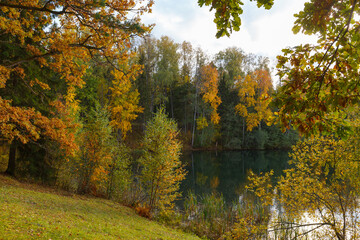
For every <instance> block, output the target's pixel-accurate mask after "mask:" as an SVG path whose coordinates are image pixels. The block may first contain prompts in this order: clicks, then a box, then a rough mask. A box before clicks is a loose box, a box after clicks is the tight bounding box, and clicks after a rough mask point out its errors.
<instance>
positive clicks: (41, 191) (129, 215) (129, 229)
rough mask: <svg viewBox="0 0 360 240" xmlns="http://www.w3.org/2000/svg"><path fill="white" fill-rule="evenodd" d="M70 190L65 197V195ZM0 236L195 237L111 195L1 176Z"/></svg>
mask: <svg viewBox="0 0 360 240" xmlns="http://www.w3.org/2000/svg"><path fill="white" fill-rule="evenodd" d="M66 195H68V196H66ZM0 239H126V240H127V239H156V240H159V239H164V240H165V239H181V240H182V239H199V238H197V237H196V236H194V235H191V234H187V233H183V232H181V231H180V230H176V229H171V228H169V227H166V226H163V225H161V224H159V223H156V222H154V221H150V220H148V219H145V218H142V217H140V216H138V215H136V213H135V212H134V210H132V209H130V208H127V207H124V206H122V205H119V204H117V203H114V202H112V201H109V200H105V199H99V198H91V197H84V196H78V195H71V194H69V193H66V192H61V191H57V190H54V189H51V188H46V187H42V186H38V185H32V184H26V183H20V182H18V181H16V180H13V179H11V178H9V177H6V176H3V175H0Z"/></svg>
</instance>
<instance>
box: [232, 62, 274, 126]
mask: <svg viewBox="0 0 360 240" xmlns="http://www.w3.org/2000/svg"><path fill="white" fill-rule="evenodd" d="M271 90H272V83H271V76H270V73H269V72H268V71H267V70H265V69H259V70H256V71H255V72H254V73H253V74H252V75H247V76H246V77H245V79H244V80H243V81H241V82H239V93H238V94H239V97H240V101H241V102H240V103H239V104H237V105H236V106H235V110H236V112H237V113H238V114H239V115H240V116H243V117H245V119H246V123H247V130H249V131H251V130H252V129H253V128H254V127H259V129H261V121H263V120H264V121H265V122H267V123H269V124H271V121H272V115H273V113H272V111H271V110H270V108H269V103H270V101H271V99H270V92H271Z"/></svg>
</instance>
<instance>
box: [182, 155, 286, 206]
mask: <svg viewBox="0 0 360 240" xmlns="http://www.w3.org/2000/svg"><path fill="white" fill-rule="evenodd" d="M182 159H183V162H184V163H185V164H186V169H187V171H188V174H187V176H186V179H185V180H184V181H183V183H182V185H181V191H182V192H183V196H186V195H187V194H188V192H189V191H192V192H194V193H195V194H196V195H198V196H202V195H204V194H210V193H212V192H215V191H216V192H218V193H222V194H223V196H224V198H225V200H226V201H227V202H228V203H231V202H232V201H234V200H236V199H238V197H239V195H241V193H242V192H243V191H244V188H245V185H246V179H247V173H248V170H250V169H252V171H253V172H255V173H260V172H267V171H270V170H271V169H273V170H274V175H275V176H280V175H281V173H282V170H283V169H285V168H286V167H287V166H288V164H287V161H288V160H289V156H288V151H274V150H271V151H270V150H267V151H259V150H251V151H221V152H215V151H196V152H187V153H184V154H183V155H182Z"/></svg>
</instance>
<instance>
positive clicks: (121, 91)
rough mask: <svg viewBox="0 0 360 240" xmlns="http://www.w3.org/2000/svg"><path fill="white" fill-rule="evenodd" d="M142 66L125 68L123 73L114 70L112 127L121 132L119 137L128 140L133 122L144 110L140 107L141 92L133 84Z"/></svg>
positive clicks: (111, 100)
mask: <svg viewBox="0 0 360 240" xmlns="http://www.w3.org/2000/svg"><path fill="white" fill-rule="evenodd" d="M139 69H140V66H138V65H134V66H132V67H129V66H125V67H124V69H123V70H122V71H119V70H116V69H115V70H114V72H113V75H114V80H113V81H112V87H110V91H111V99H110V106H109V108H110V113H111V119H112V120H111V122H110V124H111V126H112V127H113V128H114V129H115V130H120V132H119V136H121V138H122V139H125V138H126V134H127V133H128V132H129V131H131V122H132V121H133V120H135V119H136V117H137V116H138V114H139V113H141V112H142V111H143V109H142V108H141V107H140V106H138V103H139V92H138V91H137V89H135V88H134V84H133V82H134V81H135V79H136V76H137V74H138V71H139Z"/></svg>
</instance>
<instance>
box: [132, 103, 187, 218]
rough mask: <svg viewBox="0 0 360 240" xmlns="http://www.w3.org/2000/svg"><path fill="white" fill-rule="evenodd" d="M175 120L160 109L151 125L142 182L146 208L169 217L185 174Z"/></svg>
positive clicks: (142, 164)
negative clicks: (168, 212) (167, 213)
mask: <svg viewBox="0 0 360 240" xmlns="http://www.w3.org/2000/svg"><path fill="white" fill-rule="evenodd" d="M177 135H178V130H177V127H176V124H175V122H174V121H173V120H171V119H168V118H167V116H166V114H165V111H164V109H162V108H160V109H159V110H158V112H157V113H156V114H155V115H154V117H153V119H152V120H151V121H150V122H149V123H148V124H147V127H146V131H145V136H144V140H143V151H144V153H143V156H142V157H141V158H140V159H139V163H140V165H141V167H142V171H141V176H140V178H141V182H142V184H143V187H144V191H145V192H146V196H147V198H146V203H145V204H146V206H147V207H148V208H149V209H150V211H151V212H152V213H154V211H155V210H159V211H160V212H163V213H166V212H167V211H172V210H173V207H174V201H175V200H176V199H177V198H178V197H179V196H180V192H179V187H180V185H179V184H180V182H181V180H183V179H184V178H185V171H184V169H183V167H182V163H181V161H180V150H181V144H180V141H179V140H178V139H177Z"/></svg>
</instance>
